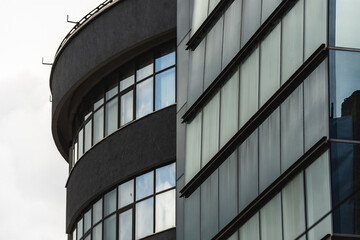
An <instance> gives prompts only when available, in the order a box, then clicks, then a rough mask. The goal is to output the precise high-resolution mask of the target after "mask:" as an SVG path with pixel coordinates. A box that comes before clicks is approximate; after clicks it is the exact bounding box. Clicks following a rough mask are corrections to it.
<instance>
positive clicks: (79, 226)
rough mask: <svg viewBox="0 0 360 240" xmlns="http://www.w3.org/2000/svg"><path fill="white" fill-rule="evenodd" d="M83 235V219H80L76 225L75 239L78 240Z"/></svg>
mask: <svg viewBox="0 0 360 240" xmlns="http://www.w3.org/2000/svg"><path fill="white" fill-rule="evenodd" d="M82 235H83V219H80V221H78V223H77V239H78V240H80V238H81V237H82Z"/></svg>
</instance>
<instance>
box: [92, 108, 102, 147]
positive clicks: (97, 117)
mask: <svg viewBox="0 0 360 240" xmlns="http://www.w3.org/2000/svg"><path fill="white" fill-rule="evenodd" d="M103 138H104V108H103V107H102V108H100V109H99V110H97V111H96V112H95V114H94V139H93V141H94V144H96V143H97V142H99V141H100V140H101V139H103Z"/></svg>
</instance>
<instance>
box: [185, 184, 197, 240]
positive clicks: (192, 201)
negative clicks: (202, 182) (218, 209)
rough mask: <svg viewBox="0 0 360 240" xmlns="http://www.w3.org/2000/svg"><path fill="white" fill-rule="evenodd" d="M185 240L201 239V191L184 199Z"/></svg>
mask: <svg viewBox="0 0 360 240" xmlns="http://www.w3.org/2000/svg"><path fill="white" fill-rule="evenodd" d="M184 239H191V240H198V239H200V189H199V188H198V189H197V190H196V191H195V192H194V193H193V194H191V195H190V197H188V198H185V199H184Z"/></svg>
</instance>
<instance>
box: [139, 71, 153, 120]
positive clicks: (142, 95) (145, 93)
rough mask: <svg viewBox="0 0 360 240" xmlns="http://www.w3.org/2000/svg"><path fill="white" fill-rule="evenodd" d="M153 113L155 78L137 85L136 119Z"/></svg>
mask: <svg viewBox="0 0 360 240" xmlns="http://www.w3.org/2000/svg"><path fill="white" fill-rule="evenodd" d="M152 111H153V78H152V77H151V78H149V79H147V80H145V81H143V82H141V83H140V84H138V85H136V118H139V117H142V116H144V115H146V114H148V113H150V112H152Z"/></svg>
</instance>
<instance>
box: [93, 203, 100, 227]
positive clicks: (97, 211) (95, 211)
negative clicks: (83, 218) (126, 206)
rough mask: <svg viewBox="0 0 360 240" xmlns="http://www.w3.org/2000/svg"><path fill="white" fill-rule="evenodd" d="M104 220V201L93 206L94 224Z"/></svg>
mask: <svg viewBox="0 0 360 240" xmlns="http://www.w3.org/2000/svg"><path fill="white" fill-rule="evenodd" d="M101 219H102V199H100V200H99V201H97V202H96V203H95V204H94V205H93V224H95V223H97V222H98V221H100V220H101Z"/></svg>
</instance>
